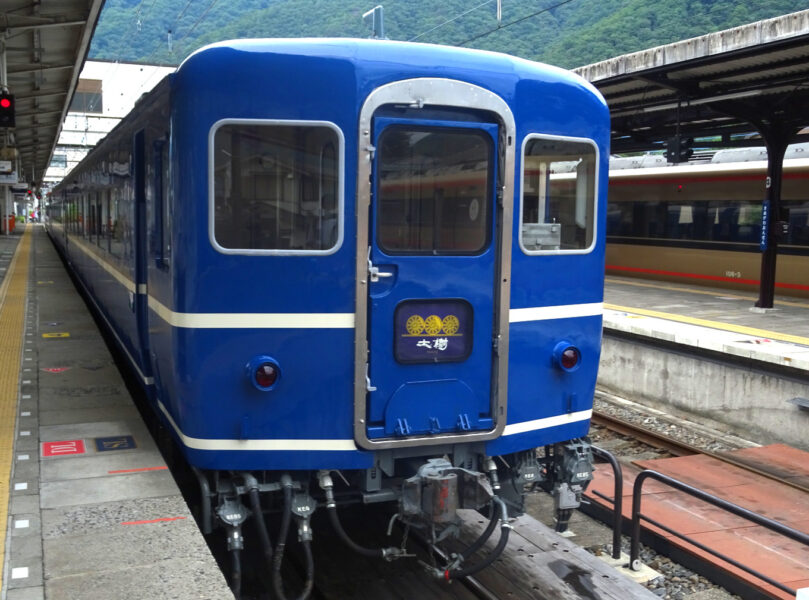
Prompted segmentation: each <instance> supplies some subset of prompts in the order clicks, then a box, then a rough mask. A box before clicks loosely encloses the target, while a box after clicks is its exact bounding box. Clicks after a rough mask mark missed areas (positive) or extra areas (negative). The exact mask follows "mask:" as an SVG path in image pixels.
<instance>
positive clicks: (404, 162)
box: [49, 40, 609, 578]
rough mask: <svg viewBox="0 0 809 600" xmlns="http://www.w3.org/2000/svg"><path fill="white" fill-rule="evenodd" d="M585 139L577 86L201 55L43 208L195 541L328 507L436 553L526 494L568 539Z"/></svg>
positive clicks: (368, 58)
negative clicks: (373, 516) (104, 330)
mask: <svg viewBox="0 0 809 600" xmlns="http://www.w3.org/2000/svg"><path fill="white" fill-rule="evenodd" d="M608 140H609V117H608V110H607V107H606V105H605V102H604V100H603V99H602V98H601V97H600V96H599V94H598V92H597V91H595V89H594V88H593V87H591V86H590V85H589V84H588V83H586V82H585V81H583V80H582V79H580V78H579V77H577V76H575V75H573V74H571V73H568V72H565V71H562V70H560V69H556V68H553V67H548V66H545V65H540V64H537V63H533V62H529V61H525V60H521V59H516V58H513V57H510V56H506V55H502V54H495V53H488V52H480V51H473V50H467V49H458V48H447V47H438V46H429V45H419V44H405V43H396V42H381V41H360V40H242V41H230V42H223V43H219V44H214V45H211V46H208V47H206V48H203V49H201V50H199V51H197V52H196V53H194V54H192V55H191V56H190V57H189V58H188V59H186V61H185V62H184V63H183V64H182V65H181V66H180V67H179V68H178V70H177V72H176V73H175V74H173V75H171V76H169V77H168V78H167V79H166V80H165V81H163V82H162V83H161V84H160V85H159V86H158V87H157V88H156V89H155V90H154V91H153V92H151V93H150V94H149V95H148V96H146V97H145V98H144V99H142V100H141V101H140V102H139V103H138V105H137V106H136V107H135V109H134V110H133V112H132V114H130V115H129V116H128V117H127V118H126V119H125V120H124V121H122V123H121V124H120V125H119V126H118V127H117V128H116V129H115V130H114V131H113V132H112V133H111V134H110V135H108V136H107V138H106V139H105V140H104V141H102V143H100V144H99V145H98V147H97V148H96V149H95V150H94V151H93V152H92V153H91V154H90V155H89V156H88V157H87V158H86V159H85V161H83V162H82V164H81V165H80V166H79V167H77V169H76V170H75V171H74V172H73V173H71V174H70V175H69V176H68V177H67V178H66V179H65V180H64V181H63V182H62V183H61V184H60V185H59V186H58V187H57V188H56V190H55V191H54V193H53V195H52V200H51V204H50V207H49V228H50V231H51V235H52V237H53V239H54V240H55V242H56V244H57V245H58V246H59V248H60V249H61V250H62V252H63V253H64V255H65V256H66V259H67V261H68V262H69V264H70V265H71V266H72V268H73V269H74V271H75V272H76V274H77V276H78V279H79V281H80V282H81V283H82V285H83V286H84V287H85V288H86V291H87V292H88V295H89V296H90V297H91V298H92V300H93V302H94V303H95V304H96V307H97V309H98V311H99V312H100V314H101V315H102V316H103V317H104V319H105V320H106V322H107V323H108V325H109V327H110V329H111V330H112V331H113V332H114V334H115V336H116V337H117V339H118V341H119V343H120V346H121V348H122V349H123V350H124V351H125V353H126V354H127V356H128V357H129V360H130V362H131V363H132V366H133V368H134V369H135V371H136V372H137V373H138V375H139V377H140V379H141V381H142V382H143V384H144V386H145V387H146V389H147V390H148V391H149V397H150V398H151V400H152V402H153V404H154V407H155V410H156V412H158V413H159V415H160V416H161V418H162V419H163V420H164V421H165V422H166V423H167V425H168V427H169V428H170V430H171V431H172V432H173V434H174V436H175V437H176V440H177V443H178V444H179V446H180V447H181V448H182V450H183V452H184V454H185V457H186V458H187V460H188V462H189V463H190V464H191V465H192V466H194V467H195V468H196V469H197V473H198V476H199V478H200V482H201V485H202V488H203V490H211V491H210V493H208V492H207V491H205V493H204V494H203V497H204V498H206V499H207V498H214V499H215V500H216V503H217V514H218V519H216V520H215V522H214V520H213V519H212V518H211V517H209V516H206V517H205V518H204V523H203V526H204V527H205V528H206V529H209V528H210V527H211V526H213V525H221V526H224V527H225V528H226V529H227V531H228V532H229V538H228V539H229V540H230V539H231V538H232V537H234V536H235V538H238V535H236V534H239V535H240V533H239V532H240V526H241V522H242V521H244V519H245V518H246V517H247V513H248V511H247V509H246V507H244V506H243V502H242V501H243V500H244V503H250V504H252V513H253V515H254V517H255V518H254V519H253V520H255V521H261V520H262V517H261V513H262V510H261V503H262V502H268V501H269V500H267V499H266V498H267V497H268V496H271V495H273V494H279V495H282V494H283V495H284V496H285V497H286V498H287V500H288V504H289V507H288V508H287V509H285V510H284V511H283V512H284V514H288V515H290V518H291V517H295V519H296V522H297V524H298V527H299V532H300V531H303V532H304V533H303V534H302V539H303V540H304V541H306V540H307V539H308V535H309V534H307V533H306V531H307V528H308V518H309V514H311V511H312V510H314V508H315V507H316V506H317V505H318V503H321V504H322V503H325V504H326V506H327V507H328V509H329V512H330V514H332V515H334V518H333V521H334V523H335V526H336V527H337V528H338V531H341V530H342V528H341V527H340V526H339V521H338V520H337V517H336V507H337V506H338V505H339V504H340V502H341V501H342V500H341V499H346V500H347V501H352V502H353V501H357V500H358V499H361V500H362V501H364V502H368V503H370V502H377V501H380V502H381V501H391V502H396V503H398V512H399V514H400V516H401V518H402V519H403V520H405V521H406V522H407V523H408V524H412V525H416V526H420V527H424V528H427V529H428V530H430V531H431V532H432V534H433V536H434V539H438V538H440V537H441V531H443V529H445V528H446V527H447V526H448V524H450V523H453V522H454V520H455V512H454V511H455V509H456V508H459V507H469V508H477V509H481V510H486V507H490V508H491V509H492V512H491V515H492V523H494V522H495V521H496V520H498V519H500V520H501V524H502V525H505V519H506V513H508V514H512V515H513V514H516V513H519V512H520V511H521V510H522V501H523V497H524V493H525V491H526V490H528V489H529V488H533V487H536V486H539V487H542V488H545V489H546V490H548V491H551V492H552V493H554V495H555V497H556V505H557V511H558V515H559V519H560V522H562V523H563V522H564V520H565V519H566V517H567V515H568V514H569V511H570V509H572V508H574V507H575V506H576V505H577V503H578V500H579V497H580V493H581V490H582V489H583V487H584V486H585V485H586V483H587V481H589V479H590V477H591V475H590V472H591V467H590V453H589V446H588V444H587V442H586V440H583V439H580V438H583V437H584V436H586V434H587V431H588V428H589V419H590V415H591V411H592V401H593V392H594V388H595V381H596V373H597V366H598V359H599V351H600V340H601V312H602V300H603V296H602V293H603V273H604V239H605V238H604V229H605V228H604V223H605V212H606V202H605V192H606V183H607V160H608V156H609V151H608ZM537 448H539V449H540V451H539V452H537V450H536V449H537ZM495 458H496V459H497V460H495ZM334 470H339V471H340V473H341V477H340V478H339V480H338V483H335V482H334V481H333V480H332V478H331V476H330V475H329V473H330V472H332V471H334ZM254 492H255V493H254ZM337 492H340V493H337ZM335 498H338V500H336V499H335ZM248 501H249V502H248ZM206 510H207V509H206ZM207 514H208V515H210V510H207ZM259 526H261V527H264V524H263V523H259ZM503 531H504V537H505V536H506V535H507V528H505V527H504V529H503ZM234 532H236V534H234ZM344 533H345V532H343V534H344ZM283 535H285V532H282V536H283ZM343 537H345V538H346V542H347V543H349V544H351V541H350V539H348V537H347V536H345V535H344V536H343ZM229 544H230V542H229ZM354 546H356V545H354ZM233 549H234V551H238V550H239V549H240V548H239V543H238V542H233ZM355 549H357V548H356V547H355ZM359 550H363V549H361V548H360V549H359ZM374 552H376V551H374ZM398 553H399V551H398V550H396V549H383V550H381V551H379V553H378V555H380V556H383V555H384V556H386V557H388V558H390V557H393V556H397V555H398ZM468 570H469V569H468V568H467V567H463V566H461V565H460V564H459V563H453V564H450V565H447V567H446V568H445V569H444V570H443V571H442V572H441V573H439V575H441V576H445V577H448V578H451V577H454V576H457V575H459V574H462V573H463V574H465V572H466V571H468Z"/></svg>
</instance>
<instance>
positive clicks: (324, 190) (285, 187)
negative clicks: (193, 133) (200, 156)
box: [210, 121, 344, 254]
mask: <svg viewBox="0 0 809 600" xmlns="http://www.w3.org/2000/svg"><path fill="white" fill-rule="evenodd" d="M343 147H344V144H343V136H342V133H341V132H340V130H339V129H337V128H336V126H334V125H333V124H331V123H323V122H304V123H300V122H285V121H280V122H267V121H258V122H240V121H234V122H228V121H225V122H223V123H220V124H219V125H218V127H217V128H216V129H215V130H214V133H213V141H212V144H211V152H212V160H211V167H212V175H211V179H212V181H211V184H210V185H211V197H212V206H211V225H210V233H211V240H212V242H213V243H214V245H215V247H216V248H217V249H218V250H219V251H220V252H224V253H226V254H330V253H331V252H334V251H335V250H336V249H337V247H338V246H339V244H340V242H341V240H342V228H343V217H342V206H343V194H342V189H343V178H342V171H343V166H342V165H343Z"/></svg>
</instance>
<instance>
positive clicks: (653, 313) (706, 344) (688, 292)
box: [604, 274, 809, 371]
mask: <svg viewBox="0 0 809 600" xmlns="http://www.w3.org/2000/svg"><path fill="white" fill-rule="evenodd" d="M808 276H809V274H808ZM756 300H757V297H756V296H755V295H753V294H750V293H744V292H736V291H733V290H726V289H719V288H708V287H703V286H688V285H682V284H673V283H666V282H659V281H658V282H656V281H650V280H641V279H636V278H629V277H612V276H608V277H607V278H606V281H605V284H604V327H605V329H607V330H615V331H625V332H628V333H637V334H642V335H647V336H650V337H654V338H657V339H661V340H669V341H676V342H677V343H680V344H685V345H692V346H695V347H699V348H703V349H709V350H715V351H718V352H723V353H726V354H732V355H736V356H741V357H747V358H751V359H755V360H760V361H764V362H768V363H773V364H779V365H782V366H786V367H790V368H794V369H800V370H803V371H809V300H801V299H800V298H794V297H784V296H780V297H778V298H776V300H775V302H774V307H773V308H772V309H767V310H766V311H761V310H759V309H754V305H755V302H756ZM751 309H754V310H751Z"/></svg>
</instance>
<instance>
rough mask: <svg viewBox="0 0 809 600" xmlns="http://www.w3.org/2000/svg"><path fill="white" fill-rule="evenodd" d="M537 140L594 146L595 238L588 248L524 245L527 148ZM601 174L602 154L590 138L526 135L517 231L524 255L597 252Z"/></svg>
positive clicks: (521, 154)
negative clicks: (546, 248)
mask: <svg viewBox="0 0 809 600" xmlns="http://www.w3.org/2000/svg"><path fill="white" fill-rule="evenodd" d="M535 139H543V140H552V141H558V142H573V143H577V144H588V145H590V146H592V148H593V151H594V153H595V171H594V174H593V180H594V181H593V237H592V241H591V242H590V245H589V246H587V247H586V248H573V249H570V248H560V249H558V250H529V249H527V248H526V247H525V246H524V245H523V205H524V203H525V193H524V189H523V188H524V186H525V148H526V146H527V145H528V142H530V141H531V140H535ZM600 172H601V154H600V152H599V149H598V144H596V142H595V140H592V139H590V138H582V137H573V136H566V135H551V134H545V133H529V134H528V135H526V136H525V137H524V138H523V140H522V145H521V146H520V179H519V184H520V185H519V199H520V203H519V208H518V213H519V224H518V229H517V240H518V243H519V245H520V250H522V252H523V254H526V255H528V256H558V255H571V254H590V253H591V252H592V251H593V250H595V247H596V244H597V243H598V211H599V208H600V204H599V197H598V192H599V179H600Z"/></svg>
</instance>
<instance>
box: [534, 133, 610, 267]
mask: <svg viewBox="0 0 809 600" xmlns="http://www.w3.org/2000/svg"><path fill="white" fill-rule="evenodd" d="M595 182H596V148H595V146H594V145H593V144H591V143H589V142H586V141H576V140H565V139H558V138H544V137H538V136H537V137H530V138H528V139H527V140H526V142H525V150H524V153H523V182H522V218H521V222H520V246H521V247H522V249H523V250H524V251H525V252H527V253H529V254H534V253H557V252H563V251H579V252H586V251H588V250H589V249H590V248H591V247H592V245H593V241H594V238H595V235H594V231H595Z"/></svg>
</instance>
